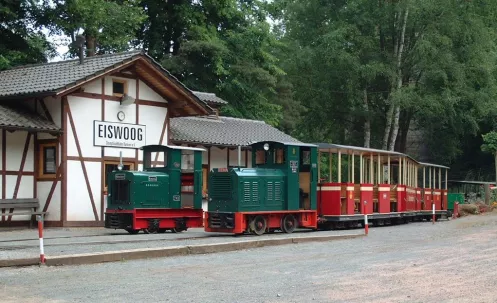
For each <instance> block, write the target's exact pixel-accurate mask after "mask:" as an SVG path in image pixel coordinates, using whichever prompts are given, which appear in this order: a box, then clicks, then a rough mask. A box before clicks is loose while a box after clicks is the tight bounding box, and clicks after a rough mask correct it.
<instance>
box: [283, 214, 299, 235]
mask: <svg viewBox="0 0 497 303" xmlns="http://www.w3.org/2000/svg"><path fill="white" fill-rule="evenodd" d="M296 226H297V220H295V217H294V216H293V215H286V216H284V217H283V219H281V230H282V231H283V232H285V233H287V234H291V233H293V231H294V230H295V227H296Z"/></svg>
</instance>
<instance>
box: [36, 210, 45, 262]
mask: <svg viewBox="0 0 497 303" xmlns="http://www.w3.org/2000/svg"><path fill="white" fill-rule="evenodd" d="M37 219H38V237H39V238H40V262H41V264H45V251H44V248H43V217H42V216H37Z"/></svg>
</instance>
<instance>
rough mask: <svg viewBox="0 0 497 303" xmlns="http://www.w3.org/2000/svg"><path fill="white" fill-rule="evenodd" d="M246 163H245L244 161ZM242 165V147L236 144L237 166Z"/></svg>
mask: <svg viewBox="0 0 497 303" xmlns="http://www.w3.org/2000/svg"><path fill="white" fill-rule="evenodd" d="M245 165H247V163H245ZM241 166H242V147H241V146H240V145H238V168H240V167H241Z"/></svg>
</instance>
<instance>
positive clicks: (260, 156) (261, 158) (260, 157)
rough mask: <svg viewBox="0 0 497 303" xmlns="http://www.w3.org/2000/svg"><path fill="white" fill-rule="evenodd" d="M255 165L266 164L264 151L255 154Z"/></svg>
mask: <svg viewBox="0 0 497 303" xmlns="http://www.w3.org/2000/svg"><path fill="white" fill-rule="evenodd" d="M255 164H256V165H261V164H266V151H265V150H258V151H256V152H255Z"/></svg>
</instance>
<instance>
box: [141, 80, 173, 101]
mask: <svg viewBox="0 0 497 303" xmlns="http://www.w3.org/2000/svg"><path fill="white" fill-rule="evenodd" d="M139 85H140V96H139V98H138V99H141V100H147V101H157V102H162V103H167V101H166V99H164V98H162V97H161V96H160V95H159V94H157V93H156V92H155V91H154V90H153V89H151V88H150V87H148V85H146V84H145V83H143V82H142V81H141V80H140V82H139Z"/></svg>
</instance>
